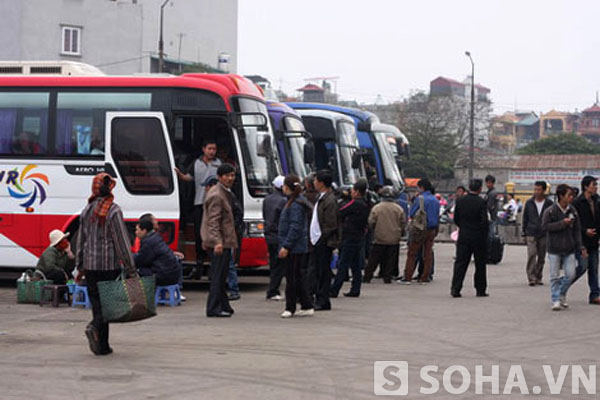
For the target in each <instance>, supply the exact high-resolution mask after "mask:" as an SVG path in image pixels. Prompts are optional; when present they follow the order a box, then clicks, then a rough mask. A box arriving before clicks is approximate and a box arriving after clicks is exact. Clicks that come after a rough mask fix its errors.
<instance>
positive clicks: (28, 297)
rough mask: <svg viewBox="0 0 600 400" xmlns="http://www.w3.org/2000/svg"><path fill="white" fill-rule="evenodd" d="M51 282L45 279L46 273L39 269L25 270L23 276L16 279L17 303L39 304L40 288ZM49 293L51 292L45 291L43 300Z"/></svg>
mask: <svg viewBox="0 0 600 400" xmlns="http://www.w3.org/2000/svg"><path fill="white" fill-rule="evenodd" d="M36 275H38V276H36ZM52 283H53V281H51V280H48V279H46V275H44V273H43V272H42V271H40V270H35V271H31V270H27V271H25V273H24V274H23V276H22V277H21V278H19V279H18V280H17V303H19V304H39V303H40V300H41V299H42V289H43V288H44V286H46V285H51V284H52ZM51 295H52V294H51V293H46V294H45V295H44V297H46V299H45V300H49V299H50V296H51Z"/></svg>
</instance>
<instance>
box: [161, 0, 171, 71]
mask: <svg viewBox="0 0 600 400" xmlns="http://www.w3.org/2000/svg"><path fill="white" fill-rule="evenodd" d="M169 1H171V0H165V2H164V3H163V4H162V5H161V6H160V33H159V37H158V72H163V66H164V58H165V43H164V42H163V14H164V9H165V6H166V5H167V3H168V2H169Z"/></svg>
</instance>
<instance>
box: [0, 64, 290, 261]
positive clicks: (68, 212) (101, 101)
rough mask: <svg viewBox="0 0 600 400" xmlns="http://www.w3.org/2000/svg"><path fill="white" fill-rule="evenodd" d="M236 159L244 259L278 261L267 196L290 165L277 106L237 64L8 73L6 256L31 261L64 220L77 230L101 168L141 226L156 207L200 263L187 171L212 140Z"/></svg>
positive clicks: (3, 124)
mask: <svg viewBox="0 0 600 400" xmlns="http://www.w3.org/2000/svg"><path fill="white" fill-rule="evenodd" d="M207 138H210V139H212V140H216V142H217V146H218V156H219V158H220V159H221V160H223V161H227V162H230V163H232V164H233V165H235V166H236V169H237V176H236V178H237V179H236V184H235V186H234V188H233V191H234V192H235V193H236V194H237V196H238V198H239V199H240V200H241V202H242V203H243V206H244V222H245V232H244V237H243V240H242V242H241V257H240V260H239V266H240V267H259V266H263V265H267V264H268V252H267V247H266V243H265V240H264V236H263V221H262V199H263V197H264V196H266V195H267V193H268V189H269V187H270V182H271V181H272V180H273V178H274V177H275V176H277V175H278V174H279V173H280V168H279V160H278V157H277V153H276V152H274V151H273V149H274V137H273V132H272V128H271V124H270V123H269V120H268V113H267V107H266V104H265V102H264V100H263V97H262V95H261V92H260V91H259V90H258V88H257V87H256V86H255V85H254V84H253V83H252V82H250V81H248V80H247V79H245V78H242V77H240V76H237V75H225V74H223V75H217V74H186V75H182V76H177V77H176V76H156V77H148V76H143V77H142V76H85V77H73V76H69V77H64V76H56V77H33V76H27V77H13V76H3V77H0V260H2V261H1V262H0V263H1V264H2V266H3V267H12V268H15V267H16V268H31V267H32V266H35V264H36V262H37V259H38V257H39V256H40V255H41V253H42V252H43V251H44V249H45V248H46V246H47V245H48V233H49V232H50V231H51V230H52V229H55V228H58V229H62V230H63V231H65V232H69V233H70V237H71V238H74V237H76V236H77V230H78V225H79V221H78V218H79V214H80V212H81V210H82V209H83V207H84V206H85V204H86V200H87V197H88V196H89V194H90V187H91V182H92V177H93V176H94V175H96V174H97V173H99V172H108V173H110V174H111V175H112V176H114V177H115V178H116V179H117V182H118V183H117V186H116V187H115V191H114V195H115V201H116V202H117V203H119V204H120V205H121V207H122V208H123V211H124V216H125V220H126V223H127V225H128V227H129V228H130V229H131V230H132V231H133V226H134V224H135V221H137V219H138V218H139V217H140V215H142V214H144V213H146V212H152V213H153V214H154V215H155V216H156V217H157V219H158V220H159V223H160V233H161V235H162V236H163V238H164V239H165V240H166V241H167V243H168V244H169V245H170V247H171V248H172V249H174V250H176V249H177V250H179V251H182V252H183V253H184V255H185V260H186V265H189V264H190V263H192V264H195V261H196V260H195V257H196V254H195V248H194V234H193V233H194V232H193V224H191V222H192V220H193V219H192V217H191V215H190V213H191V212H192V210H193V196H194V185H193V183H186V182H178V180H177V177H176V175H175V173H174V167H175V166H177V167H179V168H180V169H181V170H189V167H190V166H191V165H192V164H193V161H194V160H195V159H196V158H197V157H199V155H200V153H201V149H202V144H203V142H204V141H205V140H206V139H207Z"/></svg>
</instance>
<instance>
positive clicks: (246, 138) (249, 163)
mask: <svg viewBox="0 0 600 400" xmlns="http://www.w3.org/2000/svg"><path fill="white" fill-rule="evenodd" d="M233 105H234V109H235V111H237V112H244V113H257V112H258V113H261V114H264V116H265V118H266V119H268V118H269V117H268V114H267V106H265V104H264V103H261V102H260V101H258V100H253V99H248V98H236V99H234V101H233ZM267 126H268V128H267V129H268V132H267V133H268V134H269V136H270V137H271V139H272V138H273V132H272V131H271V125H267ZM237 133H238V139H239V142H240V147H241V151H242V159H243V162H244V169H245V171H246V180H247V184H248V190H249V192H250V195H251V196H253V197H264V196H266V195H267V194H268V193H269V188H270V182H271V181H272V180H273V179H274V178H275V177H276V176H277V175H279V169H278V167H277V154H276V152H272V153H271V154H270V155H268V156H266V157H262V156H259V155H258V141H259V138H260V136H261V135H262V134H264V132H262V131H259V129H258V128H257V127H254V126H246V127H243V128H239V129H238V131H237ZM271 143H272V146H273V148H275V147H274V144H273V142H272V141H271Z"/></svg>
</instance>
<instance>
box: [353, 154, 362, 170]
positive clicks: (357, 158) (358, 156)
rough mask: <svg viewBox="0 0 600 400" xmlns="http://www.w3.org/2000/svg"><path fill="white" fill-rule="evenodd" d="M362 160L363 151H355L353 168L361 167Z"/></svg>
mask: <svg viewBox="0 0 600 400" xmlns="http://www.w3.org/2000/svg"><path fill="white" fill-rule="evenodd" d="M361 162H362V153H361V152H360V151H355V152H354V154H352V169H359V168H360V163H361Z"/></svg>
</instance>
